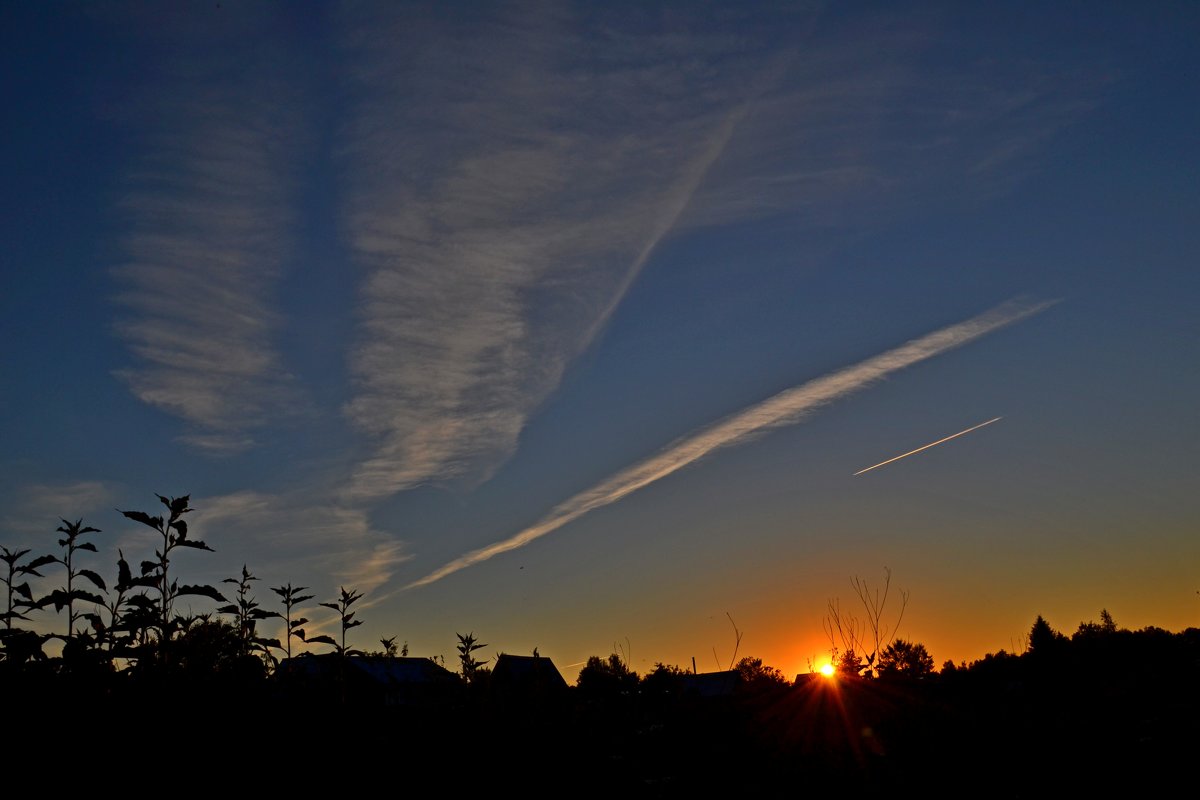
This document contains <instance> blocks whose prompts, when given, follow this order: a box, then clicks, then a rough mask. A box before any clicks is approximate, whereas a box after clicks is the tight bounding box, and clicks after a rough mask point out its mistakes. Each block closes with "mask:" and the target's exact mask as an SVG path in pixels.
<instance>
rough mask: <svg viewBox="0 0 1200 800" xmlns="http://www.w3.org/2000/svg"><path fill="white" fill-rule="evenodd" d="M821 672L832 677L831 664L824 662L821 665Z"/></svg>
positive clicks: (827, 676)
mask: <svg viewBox="0 0 1200 800" xmlns="http://www.w3.org/2000/svg"><path fill="white" fill-rule="evenodd" d="M821 674H822V675H824V676H825V677H826V678H832V677H833V675H834V672H833V664H826V665H825V666H823V667H821Z"/></svg>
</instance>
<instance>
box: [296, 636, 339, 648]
mask: <svg viewBox="0 0 1200 800" xmlns="http://www.w3.org/2000/svg"><path fill="white" fill-rule="evenodd" d="M304 641H305V642H307V643H308V644H331V645H333V646H334V647H337V642H335V641H334V640H333V637H331V636H326V635H325V634H320V635H318V636H310V637H309V638H307V639H305V640H304Z"/></svg>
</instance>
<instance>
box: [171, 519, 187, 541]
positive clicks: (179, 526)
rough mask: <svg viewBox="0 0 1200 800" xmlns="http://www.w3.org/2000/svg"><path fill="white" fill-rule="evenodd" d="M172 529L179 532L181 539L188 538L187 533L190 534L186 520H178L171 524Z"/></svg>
mask: <svg viewBox="0 0 1200 800" xmlns="http://www.w3.org/2000/svg"><path fill="white" fill-rule="evenodd" d="M171 527H172V528H174V529H175V530H177V531H179V538H180V539H186V538H187V533H188V527H187V522H185V521H184V520H181V519H177V520H175V521H174V522H172V523H171Z"/></svg>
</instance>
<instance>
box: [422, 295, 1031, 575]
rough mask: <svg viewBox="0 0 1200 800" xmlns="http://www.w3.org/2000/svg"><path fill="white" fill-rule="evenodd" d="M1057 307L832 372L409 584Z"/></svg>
mask: <svg viewBox="0 0 1200 800" xmlns="http://www.w3.org/2000/svg"><path fill="white" fill-rule="evenodd" d="M1053 304H1054V303H1053V302H1052V301H1046V302H1020V301H1009V302H1007V303H1003V304H1001V305H999V306H997V307H996V308H993V309H991V310H990V311H986V312H984V313H983V314H980V315H979V316H977V317H972V318H971V319H969V320H966V321H965V322H959V323H957V324H955V325H951V326H949V327H947V328H942V329H941V330H939V331H934V332H933V333H930V334H926V335H925V336H922V337H920V338H918V339H913V340H912V341H910V342H908V343H907V344H903V345H901V346H900V347H897V348H895V349H893V350H888V351H887V352H885V353H881V354H879V355H877V356H874V357H872V358H868V359H867V360H866V361H860V362H859V363H858V364H855V365H854V366H851V367H846V368H844V369H841V370H838V371H836V372H831V373H829V374H828V375H824V376H822V377H820V378H815V379H813V380H811V381H809V382H807V383H803V384H801V385H799V386H795V387H793V388H791V389H786V390H784V391H782V392H780V393H779V394H777V395H775V396H774V397H770V398H768V399H766V400H764V401H762V402H761V403H758V404H756V405H753V406H750V407H749V408H747V409H744V410H742V411H739V412H737V413H735V414H732V415H730V416H728V417H726V418H725V419H723V420H720V421H718V422H716V423H713V424H712V425H710V426H709V427H707V428H703V429H701V430H700V431H698V432H696V433H693V434H689V435H687V436H684V437H683V438H681V439H677V440H676V441H675V442H673V443H672V444H669V445H667V446H666V447H665V448H663V449H662V450H660V451H659V452H658V453H656V454H655V455H653V456H650V457H649V458H647V459H645V460H643V461H640V462H638V463H637V464H634V465H633V466H631V467H627V468H626V469H624V470H622V471H620V472H618V473H617V474H616V475H614V476H612V477H611V478H609V479H608V480H606V481H604V482H603V483H600V484H599V485H597V486H595V487H593V488H591V489H588V490H587V491H585V492H581V493H580V494H577V495H575V496H574V497H572V498H570V499H569V500H566V501H565V502H562V503H559V504H558V505H557V506H555V507H554V509H553V510H552V511H551V512H550V513H549V514H547V515H546V516H545V517H543V518H542V519H541V520H540V521H538V522H536V523H534V524H533V525H531V526H529V527H528V528H525V529H524V530H522V531H520V532H519V533H517V534H516V535H514V536H512V537H510V538H508V539H505V540H503V541H500V542H496V543H495V544H490V545H488V546H487V547H483V548H480V549H478V550H473V551H471V552H469V553H467V554H466V555H463V556H460V557H459V558H456V559H454V560H453V561H451V562H449V563H447V564H444V565H443V566H441V567H438V568H437V569H435V570H434V571H433V572H431V573H429V574H428V575H426V576H425V577H424V578H421V579H419V580H415V581H413V582H412V583H410V584H408V585H407V586H405V587H404V588H405V589H413V588H416V587H418V586H425V585H427V584H430V583H433V582H434V581H438V580H441V579H442V578H444V577H446V576H447V575H451V574H453V573H455V572H458V571H459V570H460V569H466V568H467V567H470V566H473V565H475V564H478V563H480V562H481V561H487V560H488V559H489V558H491V557H493V556H498V555H500V554H501V553H507V552H508V551H509V550H516V549H517V548H518V547H524V546H525V545H527V544H529V543H530V542H532V541H534V540H535V539H540V538H541V537H543V536H545V535H546V534H548V533H552V532H554V531H556V530H558V529H559V528H561V527H562V526H564V525H566V524H567V523H569V522H572V521H574V520H576V519H578V518H579V517H582V516H583V515H584V514H586V513H588V512H589V511H593V510H595V509H597V508H602V507H603V506H607V505H609V504H611V503H615V502H616V501H618V500H620V499H621V498H623V497H625V496H626V495H629V494H632V493H633V492H636V491H637V490H638V489H641V488H642V487H644V486H649V485H650V484H652V483H654V482H655V481H657V480H660V479H662V478H665V477H667V476H668V475H670V474H671V473H673V472H675V471H676V470H679V469H682V468H683V467H686V466H687V465H689V464H691V463H693V462H695V461H697V460H699V459H700V458H702V457H704V456H706V455H708V454H709V453H711V452H713V451H714V450H718V449H720V448H723V447H729V446H731V445H734V444H740V443H741V442H744V441H747V440H748V439H750V438H751V437H753V436H755V435H757V434H761V433H763V432H765V431H766V430H769V429H770V428H776V427H780V426H783V425H791V424H794V423H796V422H799V421H800V420H802V419H804V418H805V417H807V416H808V415H809V414H811V413H812V412H813V411H815V410H817V409H818V408H820V407H821V406H824V405H826V404H828V403H831V402H833V401H834V400H838V399H840V398H842V397H845V396H846V395H849V394H852V393H853V392H857V391H859V390H860V389H865V388H866V387H868V386H870V385H871V384H874V383H876V382H878V381H880V380H882V379H883V378H886V377H887V376H888V375H890V374H892V373H893V372H896V371H898V370H901V369H904V368H905V367H908V366H912V365H913V364H916V363H918V362H920V361H924V360H925V359H927V358H932V357H934V356H936V355H940V354H942V353H945V352H946V351H947V350H951V349H953V348H955V347H958V346H960V345H963V344H966V343H967V342H970V341H972V340H974V339H978V338H979V337H980V336H983V335H985V334H988V333H991V332H992V331H995V330H998V329H1000V328H1003V327H1005V326H1006V325H1011V324H1012V323H1014V322H1017V321H1019V320H1022V319H1025V318H1026V317H1029V316H1032V315H1033V314H1036V313H1038V312H1039V311H1044V310H1045V309H1047V308H1049V307H1050V306H1051V305H1053Z"/></svg>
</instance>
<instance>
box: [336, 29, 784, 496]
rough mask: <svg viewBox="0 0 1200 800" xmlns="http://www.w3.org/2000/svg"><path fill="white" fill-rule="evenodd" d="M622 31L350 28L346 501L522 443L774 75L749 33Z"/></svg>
mask: <svg viewBox="0 0 1200 800" xmlns="http://www.w3.org/2000/svg"><path fill="white" fill-rule="evenodd" d="M610 22H614V25H613V26H612V27H610V28H607V29H603V30H602V32H601V34H600V35H599V36H598V37H597V36H596V35H595V34H596V31H595V30H592V31H591V34H592V35H590V36H585V35H584V31H583V30H581V28H580V26H581V25H582V24H583V23H581V22H580V21H579V20H577V19H574V18H573V17H571V15H569V14H566V13H561V14H555V13H548V14H545V15H542V16H539V17H537V19H536V20H532V19H531V18H530V17H528V16H526V17H517V16H516V15H514V16H511V17H509V16H504V15H502V14H501V15H500V16H497V17H495V18H493V17H487V16H486V15H485V18H484V19H483V20H481V21H478V22H476V23H474V24H462V20H455V24H454V25H445V26H442V25H439V24H437V23H436V22H431V21H429V20H421V21H419V22H417V23H414V22H413V20H412V19H411V17H410V16H409V15H406V14H403V13H397V14H396V15H394V16H392V15H389V14H388V13H387V12H375V13H372V15H371V16H370V17H369V18H367V19H362V18H358V17H352V18H350V19H348V20H347V21H346V30H347V33H346V36H345V38H346V41H347V43H348V44H347V49H348V52H349V55H350V59H351V63H353V64H356V65H357V67H356V68H355V69H354V70H353V71H352V76H353V77H352V92H351V96H352V97H353V98H354V99H353V101H352V102H351V104H350V113H349V120H350V121H349V122H348V124H347V126H346V129H345V130H344V131H343V136H342V147H341V151H342V152H341V159H340V164H341V165H342V169H343V171H344V174H345V175H346V183H347V186H348V191H347V192H346V195H345V196H346V201H347V206H348V207H347V211H346V214H345V218H344V228H345V230H346V234H347V239H348V241H349V242H350V245H351V247H352V249H353V251H354V257H355V259H356V260H357V261H358V262H359V263H360V264H361V265H362V267H363V269H364V270H365V280H364V282H363V285H362V289H361V292H360V297H361V304H360V319H361V321H360V325H359V335H358V340H357V343H356V345H355V347H354V349H353V352H352V356H351V370H352V374H353V376H354V378H355V385H356V393H355V396H354V397H353V399H352V400H351V401H350V402H349V403H348V404H347V406H346V414H347V416H348V418H349V419H350V420H351V421H352V422H353V423H354V424H355V425H356V426H357V427H358V428H359V429H360V430H361V431H363V432H364V433H365V434H367V435H368V436H369V437H370V441H371V447H372V451H371V453H370V455H369V456H368V457H366V458H365V459H364V460H363V462H362V464H361V465H360V467H359V468H358V469H357V471H356V473H355V475H354V477H353V480H352V482H351V485H350V486H349V487H348V489H347V496H348V497H350V498H351V499H354V500H359V501H361V500H370V499H376V498H380V497H384V496H387V495H390V494H392V493H395V492H397V491H400V490H403V489H406V488H410V487H412V486H416V485H418V484H422V483H428V482H442V481H446V480H449V479H453V478H459V477H464V476H466V477H476V478H477V477H482V476H486V475H487V474H488V472H489V471H490V470H491V469H492V468H494V467H495V465H497V464H498V463H500V462H501V461H503V460H504V459H505V458H506V457H507V456H508V455H509V454H511V452H512V451H513V449H514V448H515V446H516V442H517V439H518V437H519V435H520V432H521V430H522V428H523V427H524V425H525V421H526V419H527V418H528V416H529V414H530V413H532V411H533V410H534V409H535V408H536V407H537V406H538V404H539V403H541V402H542V401H543V400H544V399H545V398H546V396H547V395H548V394H549V393H550V392H551V391H552V390H553V389H554V388H555V387H556V386H557V385H558V383H559V380H560V379H561V376H562V373H563V370H564V369H565V367H566V365H567V363H568V362H569V361H570V360H571V359H572V358H573V357H574V356H576V355H577V354H578V353H579V352H580V351H581V350H583V349H584V348H585V347H586V346H587V344H588V343H589V342H590V341H591V340H592V339H593V338H594V337H595V336H596V335H597V333H598V332H599V331H600V330H601V328H602V327H603V325H604V323H605V321H606V320H607V319H608V317H609V316H610V315H611V314H612V312H613V310H614V309H615V308H616V306H617V304H618V303H619V302H620V299H621V297H622V296H623V294H624V293H625V291H626V290H627V289H628V287H629V286H630V284H631V283H632V281H633V280H634V278H635V277H636V275H637V273H638V271H639V270H640V269H641V268H642V267H643V265H644V264H645V263H646V261H647V259H648V258H649V257H650V255H651V253H652V252H653V251H654V249H655V248H656V247H657V246H658V245H659V244H660V243H661V242H662V240H663V239H664V238H665V237H666V236H668V235H669V233H670V231H671V230H672V229H673V228H674V227H675V225H676V224H677V222H678V220H679V218H680V217H681V215H682V214H683V213H684V212H685V209H686V208H687V206H688V204H689V202H690V199H691V197H692V196H693V194H694V193H695V192H696V191H697V189H698V187H699V186H700V185H701V184H702V183H703V181H704V178H705V176H706V175H707V173H708V171H709V170H710V169H711V167H712V165H713V164H714V163H715V162H716V161H717V160H718V159H719V158H720V155H721V153H722V152H723V151H724V149H725V147H726V145H727V144H728V142H729V140H730V138H731V136H732V135H733V133H734V131H735V129H736V126H737V123H738V121H739V120H740V118H741V117H742V116H743V115H744V112H745V108H746V103H747V100H748V97H749V93H748V91H747V88H746V87H747V85H748V84H755V83H756V81H757V78H758V76H759V75H760V74H761V73H762V71H763V70H764V69H765V68H766V67H767V66H769V63H768V62H767V61H766V60H765V59H764V58H762V57H761V56H758V55H757V54H756V53H755V52H754V51H753V48H752V47H751V46H750V45H749V44H748V43H747V42H745V41H740V40H723V39H721V38H704V37H699V36H697V37H694V38H689V37H679V36H676V35H674V34H671V33H668V32H654V31H649V32H645V31H643V32H637V31H632V30H628V29H626V28H622V26H621V25H620V24H616V23H617V22H618V21H615V20H610ZM604 31H606V32H604ZM701 56H704V57H705V58H701ZM709 57H722V58H724V61H725V71H724V72H723V73H722V74H720V75H719V76H715V75H714V74H713V73H712V71H711V69H710V67H708V66H707V62H706V60H705V59H706V58H709Z"/></svg>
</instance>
